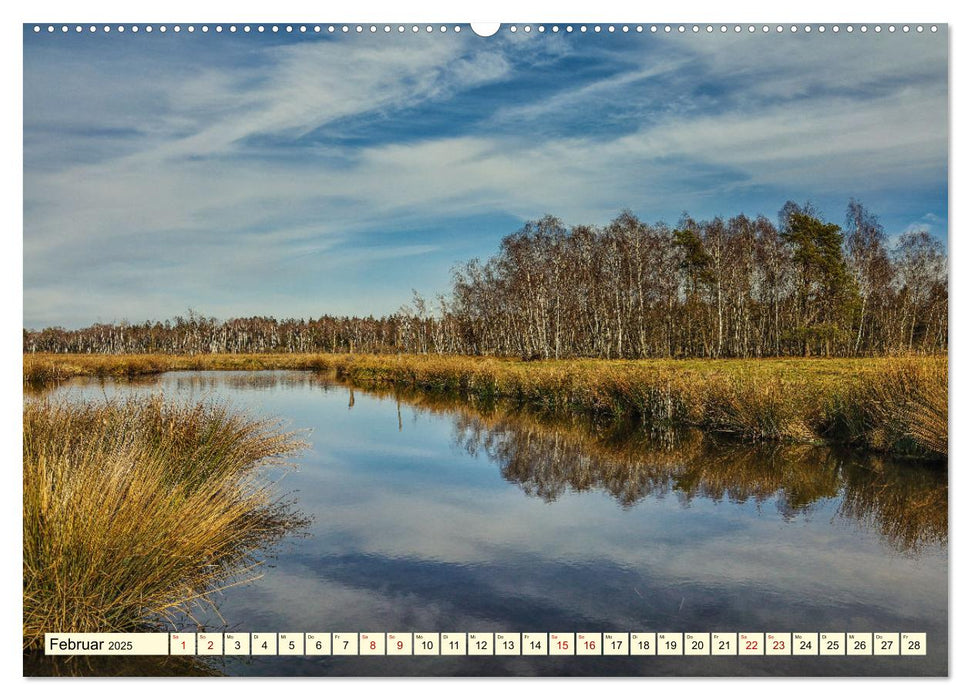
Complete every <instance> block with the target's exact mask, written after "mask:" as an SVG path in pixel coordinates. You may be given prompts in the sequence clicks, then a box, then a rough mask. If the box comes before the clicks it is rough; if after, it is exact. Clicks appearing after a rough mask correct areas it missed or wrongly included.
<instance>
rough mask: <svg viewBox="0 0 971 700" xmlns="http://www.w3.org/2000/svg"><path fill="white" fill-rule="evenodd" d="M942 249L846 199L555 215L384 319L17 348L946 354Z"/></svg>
mask: <svg viewBox="0 0 971 700" xmlns="http://www.w3.org/2000/svg"><path fill="white" fill-rule="evenodd" d="M947 305H948V287H947V256H946V253H945V251H944V248H943V246H942V244H941V243H940V242H939V241H937V240H935V239H934V238H932V237H931V236H930V235H929V234H928V233H927V232H926V231H908V232H907V233H904V234H903V235H902V236H900V237H899V240H898V241H897V243H896V245H895V246H893V247H892V248H891V247H890V246H889V244H888V240H887V236H886V233H885V232H884V230H883V227H882V226H881V224H880V223H879V221H878V219H877V217H876V216H874V215H873V214H872V213H871V212H869V211H868V210H867V209H866V208H865V207H864V206H863V205H862V204H860V203H859V202H857V201H855V200H850V202H849V205H848V206H847V210H846V218H845V222H844V225H843V226H842V227H841V226H839V225H837V224H835V223H831V222H826V221H824V219H823V217H822V216H821V215H820V214H819V212H818V211H817V210H816V209H815V208H814V207H813V206H812V205H811V204H809V203H807V204H805V205H798V204H796V203H794V202H791V201H790V202H787V203H786V204H785V206H783V208H782V210H781V211H780V212H779V216H778V222H777V223H773V222H772V221H770V220H769V219H768V218H767V217H765V216H758V217H756V218H754V219H753V218H749V217H747V216H745V215H744V214H739V215H737V216H734V217H732V218H728V219H726V218H723V217H716V218H713V219H711V220H707V221H697V220H695V219H693V218H692V217H690V216H688V215H687V214H684V215H682V217H681V219H680V220H679V221H678V224H677V225H676V226H675V227H673V228H672V227H670V226H668V225H667V224H665V223H656V224H649V223H646V222H644V221H641V220H640V219H638V218H637V217H636V216H634V215H633V214H632V213H631V212H629V211H624V212H622V213H621V214H620V215H619V216H617V217H616V218H615V219H614V220H613V221H611V222H610V223H609V224H607V225H606V226H587V225H580V226H573V227H571V228H567V227H566V226H565V225H564V224H563V222H562V221H561V220H559V219H557V218H555V217H553V216H549V215H547V216H545V217H543V218H542V219H539V220H537V221H530V222H528V223H526V224H525V225H524V226H523V227H522V228H521V229H520V230H518V231H516V232H515V233H512V234H510V235H508V236H506V237H505V238H503V239H502V242H501V244H500V246H499V250H498V252H497V253H496V254H495V255H494V256H493V257H492V258H490V259H489V260H487V261H485V262H481V261H479V260H471V261H468V262H467V263H465V264H464V265H461V266H459V267H458V268H456V269H455V270H453V283H452V289H451V291H450V293H449V294H447V295H440V296H438V297H437V299H436V300H435V302H434V303H429V302H428V301H426V300H425V299H424V298H422V297H421V296H420V295H419V294H417V293H415V295H414V298H413V300H412V301H411V303H410V304H407V305H405V306H402V308H401V309H400V310H399V311H398V313H395V314H391V315H387V316H383V317H377V318H376V317H373V316H368V317H348V316H340V317H338V316H321V317H319V318H317V319H306V320H305V319H285V320H277V319H274V318H269V317H251V318H235V319H230V320H227V321H219V320H217V319H215V318H207V317H205V316H203V315H199V314H197V313H195V312H191V311H190V313H189V314H188V316H187V317H177V318H175V319H173V320H171V321H166V322H145V323H142V324H129V323H117V324H96V325H93V326H90V327H88V328H83V329H79V330H65V329H63V328H47V329H44V330H42V331H32V330H26V329H25V330H24V351H25V352H76V353H150V352H162V353H215V352H226V353H250V352H279V351H282V352H376V353H383V352H407V353H443V354H468V355H501V356H517V357H523V358H530V359H538V358H568V357H596V358H649V357H706V358H717V357H764V356H792V355H804V356H863V355H881V354H892V353H905V352H942V351H946V349H947V342H948V325H947V324H948V313H947Z"/></svg>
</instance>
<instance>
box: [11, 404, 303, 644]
mask: <svg viewBox="0 0 971 700" xmlns="http://www.w3.org/2000/svg"><path fill="white" fill-rule="evenodd" d="M23 419H24V442H23V450H24V454H23V458H24V472H23V488H24V493H23V517H24V528H23V555H24V563H23V578H24V618H23V641H24V648H25V649H27V648H33V647H37V646H38V645H40V644H42V643H43V635H44V633H45V632H95V631H97V632H114V631H126V630H128V631H130V630H133V629H140V628H146V627H149V626H151V625H154V624H158V623H159V622H160V621H164V620H165V619H166V618H168V617H170V616H172V615H175V614H179V613H184V614H191V612H189V611H190V608H191V607H192V606H193V605H194V604H196V603H204V602H206V601H207V600H208V598H207V596H209V595H210V594H211V593H213V592H215V591H216V590H219V589H220V588H223V587H225V586H228V585H233V584H234V583H239V582H241V581H243V580H248V579H249V578H252V576H253V574H254V571H253V569H254V567H255V566H256V565H257V563H258V562H257V559H256V556H257V553H258V552H259V550H260V549H261V548H263V547H265V546H266V545H268V544H270V543H272V542H273V541H274V540H276V539H277V538H279V537H281V536H282V535H283V534H285V533H287V532H288V531H291V530H292V529H293V528H295V527H299V526H301V525H302V524H303V522H304V521H303V520H302V519H301V517H300V516H299V515H298V514H297V513H296V512H294V511H293V510H292V508H291V506H290V505H289V504H287V503H285V502H283V501H281V500H279V499H278V498H277V497H276V496H275V495H274V491H273V488H272V484H270V483H269V482H268V481H266V479H265V477H264V476H262V469H261V467H263V466H266V465H271V464H284V463H286V462H287V460H288V459H289V458H290V457H291V456H292V455H293V454H294V453H295V452H296V451H297V450H299V449H300V448H301V447H302V443H301V442H300V440H299V439H298V437H297V436H296V435H295V434H293V433H287V432H284V431H282V430H281V428H280V426H279V425H278V424H276V423H274V422H272V421H266V420H256V419H252V418H249V417H246V416H244V415H240V414H236V413H233V412H231V411H230V410H228V409H227V408H226V407H225V406H220V405H213V404H194V405H192V404H173V403H167V402H165V401H163V400H162V399H161V398H149V399H128V400H124V401H120V400H111V401H108V400H106V401H102V402H96V403H95V402H88V403H82V402H68V401H53V400H49V399H28V400H27V401H25V403H24V411H23Z"/></svg>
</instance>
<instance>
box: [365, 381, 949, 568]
mask: <svg viewBox="0 0 971 700" xmlns="http://www.w3.org/2000/svg"><path fill="white" fill-rule="evenodd" d="M378 393H382V392H378ZM351 394H352V396H353V391H352V392H351ZM384 395H386V396H393V397H394V398H395V400H396V401H397V402H398V404H399V421H400V403H401V402H405V403H408V404H409V405H411V406H413V407H415V408H416V409H418V410H420V411H427V412H429V413H434V414H441V415H447V416H449V417H450V418H451V420H452V421H453V426H454V428H453V431H454V442H455V444H456V445H458V446H460V447H461V448H462V449H463V450H465V451H466V452H467V453H468V454H470V455H472V456H477V455H479V454H484V455H485V456H486V457H487V458H488V459H489V460H490V461H492V462H493V463H495V464H496V465H497V466H498V467H499V469H500V471H501V473H502V475H503V477H504V478H505V479H506V480H508V481H510V482H511V483H514V484H517V485H518V486H519V487H520V488H522V490H523V491H524V492H525V493H527V494H529V495H530V496H535V497H537V498H541V499H543V500H544V501H546V502H553V501H556V500H557V499H559V498H560V497H561V496H563V494H564V493H567V492H569V491H572V492H583V491H589V490H600V491H603V492H606V493H608V494H610V495H611V496H612V497H613V498H614V499H615V500H616V501H617V502H618V503H619V504H620V505H621V506H622V507H624V508H631V507H633V506H635V505H636V504H637V503H639V502H640V501H642V500H644V499H646V498H649V497H655V498H660V497H664V496H665V495H668V494H672V495H674V496H675V497H676V498H677V499H678V501H679V502H680V503H682V504H684V505H685V506H687V505H690V503H691V501H692V500H694V499H696V498H706V499H709V500H711V501H714V502H716V503H717V502H720V501H723V500H727V501H730V502H733V503H745V502H748V501H752V502H755V503H757V504H759V505H763V504H767V503H772V504H774V506H775V509H776V511H777V512H778V513H779V515H780V517H782V518H783V519H784V520H786V521H789V520H792V519H794V518H796V517H799V516H800V515H806V514H809V513H811V511H812V509H813V507H814V505H815V504H817V503H818V502H819V501H820V500H821V499H838V507H837V514H838V516H839V517H841V518H845V519H847V520H849V521H852V522H855V523H857V524H858V525H859V526H861V527H864V528H868V529H872V530H874V531H876V532H879V533H880V534H881V535H882V536H883V537H884V538H886V541H887V542H888V543H889V544H891V545H892V546H893V547H895V548H896V549H897V550H899V551H901V552H908V551H918V550H920V549H922V548H923V547H925V546H927V545H935V546H940V547H945V546H946V545H947V532H948V526H947V474H946V472H944V471H943V470H940V469H937V468H934V467H929V466H927V465H923V464H915V463H914V462H912V461H907V460H901V459H893V458H891V457H889V456H884V455H879V454H873V453H864V452H861V451H858V450H849V449H845V448H840V447H830V446H813V445H797V444H777V443H770V444H760V445H753V444H746V443H739V442H734V441H727V440H724V439H722V440H719V439H716V438H712V437H710V436H706V435H704V434H703V433H701V432H700V431H697V430H680V431H678V430H669V431H666V432H658V431H654V432H648V431H646V430H643V429H641V428H640V427H639V426H637V425H631V424H629V423H624V422H617V421H613V422H597V421H593V420H590V419H588V418H585V417H582V416H568V415H545V416H544V415H537V414H535V413H530V412H528V411H523V410H519V409H517V408H516V407H514V406H511V405H509V404H503V403H489V404H479V405H478V406H476V405H475V404H472V405H470V404H468V403H467V402H463V401H459V400H457V399H456V398H454V397H443V396H428V395H422V394H419V393H415V392H405V391H397V392H384ZM352 403H353V399H352Z"/></svg>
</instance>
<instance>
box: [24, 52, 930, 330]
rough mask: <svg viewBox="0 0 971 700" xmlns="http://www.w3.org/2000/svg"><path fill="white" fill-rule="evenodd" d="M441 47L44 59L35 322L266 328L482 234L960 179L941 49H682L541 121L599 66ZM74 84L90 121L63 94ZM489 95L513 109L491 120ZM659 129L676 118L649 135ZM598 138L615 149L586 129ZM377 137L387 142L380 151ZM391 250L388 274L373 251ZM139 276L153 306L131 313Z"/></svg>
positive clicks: (608, 81)
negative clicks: (230, 317)
mask: <svg viewBox="0 0 971 700" xmlns="http://www.w3.org/2000/svg"><path fill="white" fill-rule="evenodd" d="M430 39H431V37H428V38H425V37H393V38H392V40H387V41H366V40H351V41H306V42H300V43H294V44H289V45H278V46H273V47H270V46H265V47H263V48H258V49H252V50H247V51H246V52H243V53H241V54H240V55H239V63H238V64H234V63H233V62H231V61H227V60H226V59H225V57H222V60H218V61H217V60H211V61H209V62H207V63H205V64H204V65H202V66H201V67H194V66H193V65H192V64H191V63H190V62H188V61H185V60H182V61H179V60H173V62H172V66H171V68H166V66H165V63H164V61H161V62H160V61H159V60H158V57H157V56H141V55H140V54H139V53H138V51H137V49H136V50H135V51H134V52H133V54H132V56H131V57H130V59H131V60H130V62H129V63H128V64H125V65H122V66H121V67H117V66H116V63H108V62H105V61H104V60H103V59H102V58H98V57H95V58H92V59H90V60H88V61H87V62H85V61H78V62H77V65H76V66H69V65H68V64H67V63H66V61H67V60H68V59H69V58H70V57H69V56H67V55H65V54H55V55H48V54H45V53H44V52H43V49H42V47H41V46H40V45H38V46H30V47H28V55H29V56H31V58H30V60H28V61H27V62H26V65H27V70H28V75H27V78H28V81H27V84H28V87H27V89H26V91H25V109H26V114H25V125H26V127H27V132H26V136H25V164H26V165H25V174H24V185H25V234H24V268H25V318H26V321H27V323H28V324H30V323H48V322H68V323H72V322H87V321H90V320H93V316H92V309H93V308H102V309H103V310H102V311H101V312H100V313H98V314H97V315H98V316H105V315H109V314H114V313H116V311H115V310H116V309H121V308H122V307H124V308H125V309H126V311H125V313H126V314H130V315H132V316H135V317H144V316H148V315H162V316H167V315H170V314H171V313H175V312H178V311H179V310H181V309H183V308H185V307H186V306H188V305H193V306H196V307H199V306H203V307H207V309H208V307H210V306H218V307H219V308H221V309H225V312H226V313H228V314H233V313H247V312H248V311H247V310H246V309H244V308H242V304H243V303H251V301H252V298H253V297H252V295H250V294H249V291H250V290H251V289H252V288H253V285H255V286H256V287H258V288H260V290H261V291H262V292H263V296H264V298H270V297H274V296H275V294H276V292H275V290H274V286H275V285H277V284H278V283H279V282H280V280H279V279H277V278H275V277H274V274H266V273H267V272H269V271H277V272H276V273H275V274H278V275H283V274H285V275H287V280H288V281H289V280H294V279H304V278H308V279H309V278H310V277H312V276H313V274H314V270H318V271H319V270H321V269H324V268H326V266H328V265H331V266H334V265H341V266H343V268H344V269H345V271H352V270H353V269H354V268H355V266H366V265H367V263H368V261H369V260H370V261H373V260H380V259H382V257H383V258H384V259H392V258H395V257H400V256H402V255H407V254H409V253H408V251H412V253H411V254H414V255H425V256H434V255H436V254H439V252H441V251H440V248H439V247H438V245H437V244H436V243H435V242H434V241H430V240H422V239H420V238H417V239H416V238H414V236H415V235H416V234H415V233H414V232H415V231H416V230H421V229H422V228H423V227H428V226H439V227H440V226H443V225H445V224H446V222H448V221H450V220H452V219H456V218H461V217H475V216H479V217H488V216H496V215H505V216H508V215H512V216H515V217H519V218H530V217H535V216H539V215H541V214H543V213H545V212H553V213H556V214H557V215H559V216H562V217H563V218H565V219H566V220H568V221H574V222H579V221H602V220H604V219H605V218H607V217H609V216H612V215H613V214H615V213H616V212H617V211H618V210H619V209H621V208H624V207H633V208H635V210H640V211H642V212H643V213H644V214H645V215H648V216H651V215H652V212H655V211H657V212H661V213H662V214H663V213H664V212H668V211H669V210H670V209H671V208H672V207H674V208H676V209H680V208H683V207H691V206H693V205H694V204H695V203H696V202H708V203H709V204H711V203H713V204H715V205H716V206H724V207H727V209H728V211H729V212H733V211H734V210H737V208H738V207H737V205H736V204H734V199H736V198H737V197H738V196H739V194H740V193H742V192H748V191H755V190H757V191H779V192H787V193H788V192H792V193H794V194H795V195H796V196H800V197H807V196H809V197H811V196H825V195H827V194H837V193H838V194H839V195H840V196H843V195H844V194H845V195H847V196H848V195H849V194H854V195H855V196H861V195H862V196H866V195H867V193H882V192H886V191H896V190H901V189H907V188H910V189H913V190H921V189H923V190H928V189H931V188H933V187H935V186H938V185H939V184H940V181H941V178H942V177H943V176H944V173H945V168H946V158H947V123H946V80H945V78H946V73H945V70H944V69H945V66H946V63H945V61H946V57H945V56H944V54H943V53H942V52H941V51H940V50H939V48H935V49H934V50H927V49H926V47H925V48H923V49H921V48H919V47H920V46H921V43H920V41H911V42H904V43H898V44H894V45H892V46H889V45H888V47H884V48H879V47H877V45H876V44H872V45H871V44H861V43H855V42H857V40H858V39H859V37H852V38H851V39H849V40H847V41H843V39H845V37H840V40H837V41H829V42H827V43H825V46H824V47H822V48H824V50H821V45H820V44H819V43H818V42H815V43H814V42H812V41H808V40H807V39H808V38H806V37H799V40H798V41H795V40H790V41H788V42H782V43H780V42H779V40H780V39H782V38H781V37H772V38H771V42H774V43H769V44H767V43H766V42H768V41H769V38H768V37H745V38H744V39H742V38H738V39H736V40H735V41H734V42H728V43H726V42H724V41H723V42H721V43H719V42H718V41H712V39H714V38H713V37H696V38H695V41H692V42H690V43H689V42H687V41H680V42H678V41H674V40H664V41H662V42H661V43H659V44H646V45H645V46H647V45H649V46H651V47H652V51H650V52H645V51H644V50H643V49H642V48H638V47H636V46H635V47H634V48H626V49H620V48H618V49H616V50H612V52H613V53H612V55H611V56H612V57H611V62H609V65H611V66H614V67H615V70H613V72H609V74H607V75H606V76H605V77H602V78H598V79H595V80H584V81H572V80H571V75H570V72H569V71H568V70H564V71H562V72H561V73H560V75H561V76H562V79H563V82H562V86H561V87H559V88H558V89H555V90H552V91H547V92H546V93H544V94H545V97H544V98H543V99H540V98H538V97H536V96H532V95H530V94H529V92H528V91H523V90H521V89H518V88H517V84H518V83H517V81H518V80H519V79H520V78H521V77H522V76H523V75H524V71H525V72H526V73H528V70H529V67H528V66H526V67H524V65H523V64H524V61H523V56H524V55H526V52H528V55H529V56H530V58H534V59H535V61H536V63H537V64H539V63H542V64H543V65H544V66H547V67H548V66H550V65H555V64H556V61H557V60H558V59H562V58H564V57H565V56H566V57H569V58H571V59H572V60H576V58H577V57H576V56H574V55H571V54H570V53H569V52H570V50H573V51H581V52H582V51H583V44H582V43H575V44H567V43H563V42H561V43H556V42H553V41H550V42H549V43H548V44H545V45H544V44H543V43H542V42H541V41H540V40H539V39H538V38H530V39H524V38H523V37H514V38H509V39H507V40H504V41H501V42H495V43H488V42H482V41H477V40H472V41H468V40H460V39H458V38H455V37H441V38H439V37H435V39H436V40H434V41H432V40H430ZM760 41H761V42H763V43H762V44H760V43H759V42H760ZM729 44H731V48H728V49H726V47H727V46H729ZM766 46H772V47H774V50H773V51H772V52H771V53H770V54H768V55H767V53H766ZM880 46H883V45H882V44H881V45H880ZM875 47H877V48H875ZM914 47H918V48H914ZM877 49H878V50H877ZM600 50H601V49H598V51H600ZM31 51H37V52H38V53H37V55H36V56H33V55H32V54H31ZM594 53H595V52H593V51H591V57H592V56H593V55H594ZM95 59H97V60H95ZM603 60H604V61H605V64H604V65H608V62H607V59H606V58H604V59H603ZM153 61H154V62H153ZM111 66H115V67H114V68H111V70H113V71H115V72H114V73H112V72H111V70H109V68H110V67H111ZM69 69H70V70H72V71H74V75H75V77H76V80H77V82H78V85H77V86H75V87H73V88H71V92H70V93H69V94H70V95H76V96H77V98H78V109H77V110H76V113H74V114H72V113H70V112H66V111H65V110H64V109H63V106H64V102H63V101H58V99H56V98H55V97H52V96H51V95H50V94H49V90H48V88H50V86H51V85H52V84H62V83H63V80H62V78H61V77H59V73H61V72H63V71H65V70H69ZM146 74H151V76H152V80H151V81H146V80H144V79H140V77H139V76H145V75H146ZM499 85H502V86H503V87H502V89H499V88H498V87H497V86H499ZM712 85H714V86H716V87H717V90H715V91H714V92H711V91H710V89H709V88H706V89H709V92H710V94H708V93H705V90H702V89H701V87H702V86H712ZM483 86H491V87H490V90H492V93H491V95H490V96H487V97H483V96H481V95H479V96H477V97H476V98H475V99H473V98H471V97H468V95H470V94H473V93H475V90H476V89H477V88H479V87H483ZM645 86H654V87H653V88H652V89H651V90H647V92H646V93H645ZM654 90H656V94H655V92H654ZM470 91H471V92H470ZM699 91H700V92H699ZM91 93H94V94H96V95H97V96H98V99H93V98H92V96H91ZM628 97H629V99H627V98H628ZM99 100H100V102H99ZM625 100H626V101H627V102H629V103H630V104H629V105H628V108H629V110H631V111H632V114H633V115H634V117H635V118H634V119H633V120H632V121H631V120H628V121H627V122H626V123H625V126H624V128H616V124H614V123H613V121H612V115H611V114H610V113H609V112H610V110H612V109H614V108H619V107H617V106H618V105H622V104H624V103H625ZM99 104H100V105H101V106H99ZM437 107H440V108H442V109H453V108H454V109H455V110H456V111H455V112H454V114H456V115H458V116H457V117H456V118H460V119H461V120H462V121H461V122H460V123H457V124H455V125H454V128H450V129H448V133H447V134H443V133H440V132H437V131H436V130H435V129H432V128H423V125H422V124H421V123H420V120H421V119H423V118H428V115H430V114H431V113H432V112H431V110H434V109H435V108H437ZM644 110H650V118H649V119H648V118H646V116H645V118H642V119H640V120H638V119H636V116H637V114H641V113H644V114H645V115H646V113H645V112H644ZM416 120H417V121H416ZM554 120H555V123H553V122H554ZM598 120H600V121H601V122H602V123H603V124H604V125H605V126H604V128H603V129H597V128H593V129H588V128H585V127H584V126H582V125H587V124H591V123H594V124H596V123H598ZM608 123H609V124H610V125H611V128H607V126H606V125H607V124H608ZM361 124H373V125H374V126H373V127H372V128H371V131H370V132H368V136H367V137H359V136H358V135H357V132H356V131H355V128H356V127H357V126H359V125H361ZM97 129H100V130H101V131H97ZM106 130H108V131H106ZM317 134H322V136H321V137H320V138H317V136H316V135H317ZM345 134H346V135H348V137H350V138H343V136H344V135H345ZM105 144H109V145H110V147H107V148H106V147H105ZM786 196H789V195H786ZM780 203H781V202H775V201H773V202H771V203H770V204H771V205H772V206H778V205H779V204H780ZM921 210H922V211H927V207H926V206H922V209H921ZM919 211H920V210H919ZM916 215H917V214H916V213H915V214H911V215H910V217H911V219H912V218H913V217H914V216H916ZM402 230H408V231H409V233H408V234H407V235H408V238H407V239H401V238H400V236H399V237H398V238H397V239H396V238H395V235H394V232H395V231H402ZM375 232H379V233H381V241H382V242H381V244H380V245H381V246H383V247H384V248H385V250H384V252H381V250H379V248H378V247H376V245H367V244H365V245H359V243H360V242H361V240H362V237H365V236H369V235H373V234H374V233H375ZM505 232H506V231H496V232H495V236H494V239H493V240H491V241H489V242H487V243H484V244H483V247H484V248H486V249H488V248H491V247H492V246H494V245H495V242H496V241H497V240H498V238H499V236H501V235H502V234H503V233H505ZM362 251H363V252H362ZM416 251H417V252H416ZM442 254H443V255H444V254H445V253H444V252H442ZM126 261H127V262H128V264H129V267H131V270H132V271H131V275H130V276H131V277H132V278H133V279H132V283H133V284H136V283H137V282H138V281H139V280H140V281H141V282H142V283H143V285H142V289H143V293H142V295H140V296H139V297H137V298H129V299H124V300H123V299H120V298H119V296H118V292H117V287H118V285H119V284H120V283H121V282H122V281H124V280H127V279H128V276H129V275H128V274H127V273H126V266H125V263H126ZM451 262H454V261H453V260H448V259H444V258H443V259H442V261H441V266H442V268H443V270H444V269H447V267H448V265H449V264H450V263H451ZM301 266H303V267H301ZM259 270H263V271H264V273H265V274H264V275H263V277H262V278H261V277H260V275H259V272H258V271H259ZM109 274H110V279H107V278H108V277H109ZM446 276H447V273H445V272H443V275H442V276H441V278H440V279H442V280H444V279H446ZM146 280H152V281H153V283H154V284H153V285H152V286H151V288H146V287H145V285H144V283H145V281H146ZM203 280H204V281H203ZM242 284H247V285H249V287H248V288H247V291H246V293H240V294H238V295H237V297H238V298H239V300H240V301H239V302H238V303H237V304H236V305H234V304H232V303H229V302H226V303H223V302H221V301H220V297H221V294H220V293H219V292H218V291H217V290H224V289H236V288H238V287H239V286H240V285H242ZM317 284H318V285H319V284H320V283H317ZM165 285H168V286H169V287H170V288H168V289H166V288H165ZM412 286H415V281H414V280H404V279H403V278H402V279H400V280H398V287H400V288H401V289H402V290H409V289H410V288H411V287H412ZM79 287H82V288H84V289H85V290H86V293H85V295H84V296H83V298H81V297H79V295H77V294H75V293H73V290H76V289H78V288H79ZM163 289H164V291H163ZM321 289H322V287H319V286H317V287H314V288H313V289H310V288H308V289H306V292H307V294H310V293H319V292H320V291H321ZM429 291H438V290H429ZM190 294H191V295H192V296H193V298H189V296H190ZM365 301H366V303H368V304H372V303H373V302H374V298H373V297H372V298H368V299H366V300H364V301H361V302H360V303H359V304H357V305H355V304H354V303H353V302H349V303H348V306H347V307H346V308H348V309H353V310H355V311H356V312H360V313H367V312H369V311H376V312H381V311H390V310H393V309H394V308H396V307H397V305H398V304H399V303H400V301H401V299H395V300H391V299H388V300H386V301H385V302H384V303H383V304H379V306H382V308H379V309H366V308H364V307H363V304H364V303H365ZM300 304H302V305H303V306H304V307H305V308H307V309H308V311H309V307H310V303H309V302H304V301H301V302H300ZM284 306H285V304H284ZM139 309H141V311H140V312H139V311H138V310H139ZM327 310H328V309H327V308H322V307H320V308H319V310H318V312H317V313H323V312H325V311H327ZM276 313H277V314H279V315H286V314H287V311H286V310H285V308H281V309H279V310H277V311H276Z"/></svg>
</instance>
